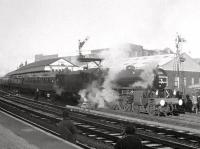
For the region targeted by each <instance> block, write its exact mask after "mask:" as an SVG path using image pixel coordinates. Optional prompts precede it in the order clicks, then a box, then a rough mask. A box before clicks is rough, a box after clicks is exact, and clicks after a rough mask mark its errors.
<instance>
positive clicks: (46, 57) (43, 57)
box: [35, 54, 58, 62]
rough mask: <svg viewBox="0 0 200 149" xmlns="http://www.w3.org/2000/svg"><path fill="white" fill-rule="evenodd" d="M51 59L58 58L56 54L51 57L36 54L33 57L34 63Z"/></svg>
mask: <svg viewBox="0 0 200 149" xmlns="http://www.w3.org/2000/svg"><path fill="white" fill-rule="evenodd" d="M53 58H58V54H53V55H43V54H37V55H35V62H37V61H42V60H48V59H53Z"/></svg>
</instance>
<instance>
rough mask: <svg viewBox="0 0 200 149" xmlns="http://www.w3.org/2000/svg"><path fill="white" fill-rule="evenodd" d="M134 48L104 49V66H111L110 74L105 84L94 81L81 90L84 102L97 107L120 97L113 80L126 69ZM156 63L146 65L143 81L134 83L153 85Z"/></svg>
mask: <svg viewBox="0 0 200 149" xmlns="http://www.w3.org/2000/svg"><path fill="white" fill-rule="evenodd" d="M132 52H134V50H133V49H132V48H131V47H130V46H127V45H125V46H124V45H121V46H118V47H115V48H112V49H109V50H108V51H104V52H103V53H102V54H101V57H102V58H103V59H104V60H103V62H102V68H103V69H107V68H109V71H108V74H107V76H106V77H105V80H104V82H103V85H102V86H101V87H100V86H98V83H97V82H93V83H92V84H90V85H89V86H88V87H87V88H86V89H84V90H81V91H80V92H79V95H80V96H81V98H82V100H83V102H88V103H89V104H90V105H95V106H96V107H106V106H109V105H108V104H109V103H113V102H115V101H116V100H117V99H119V95H118V93H117V92H116V91H115V90H113V88H114V87H115V86H116V84H114V83H113V82H115V81H114V80H115V79H116V77H117V75H118V73H120V72H121V71H122V70H123V69H125V63H124V62H126V60H127V59H128V58H129V57H130V55H131V56H132V55H133V53H132ZM155 67H156V64H151V65H149V66H148V67H144V71H143V72H142V73H141V76H140V77H141V78H142V79H143V81H141V82H136V83H135V84H133V85H132V87H135V86H141V87H144V88H146V87H147V86H148V85H152V82H153V80H154V73H153V69H155Z"/></svg>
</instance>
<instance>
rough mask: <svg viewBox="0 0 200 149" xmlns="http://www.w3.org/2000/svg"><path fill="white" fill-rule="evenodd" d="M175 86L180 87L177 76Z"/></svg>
mask: <svg viewBox="0 0 200 149" xmlns="http://www.w3.org/2000/svg"><path fill="white" fill-rule="evenodd" d="M174 86H175V87H177V88H179V77H175V81H174Z"/></svg>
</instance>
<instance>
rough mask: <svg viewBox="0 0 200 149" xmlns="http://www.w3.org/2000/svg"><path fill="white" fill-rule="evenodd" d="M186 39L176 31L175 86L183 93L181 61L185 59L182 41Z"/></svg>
mask: <svg viewBox="0 0 200 149" xmlns="http://www.w3.org/2000/svg"><path fill="white" fill-rule="evenodd" d="M185 41H186V40H185V39H184V38H182V37H181V36H180V35H179V34H178V33H177V36H176V39H175V44H176V58H175V73H176V75H175V77H176V78H177V80H175V81H177V85H178V86H177V88H178V90H179V91H181V92H183V93H184V75H183V70H182V63H183V62H184V61H185V59H184V58H183V56H182V53H181V52H182V43H183V42H185Z"/></svg>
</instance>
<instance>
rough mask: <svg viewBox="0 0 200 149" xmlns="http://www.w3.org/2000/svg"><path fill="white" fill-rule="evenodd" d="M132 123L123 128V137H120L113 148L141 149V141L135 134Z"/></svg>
mask: <svg viewBox="0 0 200 149" xmlns="http://www.w3.org/2000/svg"><path fill="white" fill-rule="evenodd" d="M135 132H136V128H135V126H134V125H132V124H130V125H128V126H127V127H126V128H125V130H124V137H123V138H122V139H120V140H119V141H118V142H117V143H116V144H115V146H114V148H115V149H142V148H143V146H142V142H141V140H140V138H139V137H138V136H137V135H136V133H135Z"/></svg>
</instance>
